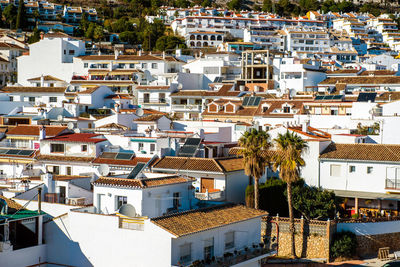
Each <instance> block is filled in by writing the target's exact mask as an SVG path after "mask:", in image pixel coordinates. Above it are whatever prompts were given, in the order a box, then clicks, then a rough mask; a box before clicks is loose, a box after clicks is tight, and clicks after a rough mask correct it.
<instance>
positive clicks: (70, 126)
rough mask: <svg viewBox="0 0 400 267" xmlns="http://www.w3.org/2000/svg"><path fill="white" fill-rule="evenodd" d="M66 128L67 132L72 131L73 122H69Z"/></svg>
mask: <svg viewBox="0 0 400 267" xmlns="http://www.w3.org/2000/svg"><path fill="white" fill-rule="evenodd" d="M67 127H68V129H69V130H72V129H74V127H75V125H74V123H73V122H71V121H70V122H68V124H67Z"/></svg>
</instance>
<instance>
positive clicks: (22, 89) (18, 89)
mask: <svg viewBox="0 0 400 267" xmlns="http://www.w3.org/2000/svg"><path fill="white" fill-rule="evenodd" d="M65 89H66V87H31V86H6V87H3V88H2V89H1V91H3V92H7V93H64V92H65Z"/></svg>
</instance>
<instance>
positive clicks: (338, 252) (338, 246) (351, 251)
mask: <svg viewBox="0 0 400 267" xmlns="http://www.w3.org/2000/svg"><path fill="white" fill-rule="evenodd" d="M356 249H357V238H356V235H355V234H354V233H352V232H349V231H343V232H338V233H335V234H334V235H333V240H332V244H331V249H330V250H331V255H332V257H333V258H338V257H345V258H352V257H354V255H356Z"/></svg>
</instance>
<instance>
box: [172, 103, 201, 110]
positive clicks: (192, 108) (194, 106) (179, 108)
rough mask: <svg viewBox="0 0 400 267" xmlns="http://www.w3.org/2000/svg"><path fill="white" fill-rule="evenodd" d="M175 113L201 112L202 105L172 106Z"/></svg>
mask: <svg viewBox="0 0 400 267" xmlns="http://www.w3.org/2000/svg"><path fill="white" fill-rule="evenodd" d="M171 109H172V110H173V111H198V112H200V111H201V105H191V104H189V105H181V104H174V105H172V106H171Z"/></svg>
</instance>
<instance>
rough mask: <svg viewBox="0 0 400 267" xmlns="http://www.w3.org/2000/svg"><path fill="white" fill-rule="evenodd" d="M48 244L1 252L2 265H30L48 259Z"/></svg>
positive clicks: (13, 266) (15, 266)
mask: <svg viewBox="0 0 400 267" xmlns="http://www.w3.org/2000/svg"><path fill="white" fill-rule="evenodd" d="M46 249H47V245H38V246H34V247H29V248H23V249H18V250H14V251H10V252H0V263H1V264H0V265H1V266H4V267H6V266H7V267H21V266H30V265H34V264H38V263H41V262H45V261H46V255H47V251H46Z"/></svg>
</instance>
